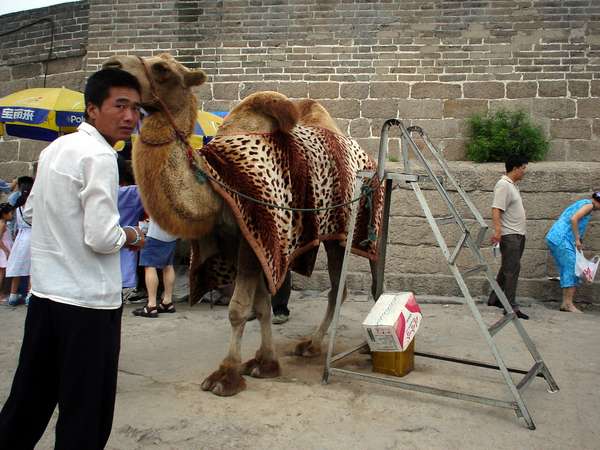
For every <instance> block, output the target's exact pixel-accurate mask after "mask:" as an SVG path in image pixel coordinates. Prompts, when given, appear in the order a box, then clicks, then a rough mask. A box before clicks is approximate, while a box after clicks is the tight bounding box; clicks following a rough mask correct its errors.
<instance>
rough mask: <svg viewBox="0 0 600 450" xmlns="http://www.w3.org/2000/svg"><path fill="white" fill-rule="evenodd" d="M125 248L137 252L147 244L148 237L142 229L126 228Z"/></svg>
mask: <svg viewBox="0 0 600 450" xmlns="http://www.w3.org/2000/svg"><path fill="white" fill-rule="evenodd" d="M123 230H124V231H125V238H126V240H125V248H128V249H129V250H133V251H134V252H137V251H138V250H140V249H141V248H142V247H143V246H144V245H145V244H146V236H145V235H144V233H142V230H141V229H140V227H129V226H128V227H125V228H123Z"/></svg>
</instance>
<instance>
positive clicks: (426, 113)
mask: <svg viewBox="0 0 600 450" xmlns="http://www.w3.org/2000/svg"><path fill="white" fill-rule="evenodd" d="M398 117H399V118H400V119H441V118H442V101H441V100H398Z"/></svg>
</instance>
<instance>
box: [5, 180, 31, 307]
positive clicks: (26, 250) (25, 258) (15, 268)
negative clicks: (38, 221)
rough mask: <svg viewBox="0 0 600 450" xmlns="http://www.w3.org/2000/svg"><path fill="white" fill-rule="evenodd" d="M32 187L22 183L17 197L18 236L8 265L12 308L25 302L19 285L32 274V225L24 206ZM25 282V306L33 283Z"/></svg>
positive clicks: (9, 302)
mask: <svg viewBox="0 0 600 450" xmlns="http://www.w3.org/2000/svg"><path fill="white" fill-rule="evenodd" d="M22 178H24V177H22ZM27 178H30V177H27ZM30 179H31V178H30ZM31 180H33V179H31ZM32 185H33V183H31V184H25V183H20V189H21V190H20V195H19V196H18V197H17V200H16V203H15V213H14V215H15V216H16V220H15V223H16V228H17V236H16V237H15V240H14V243H13V246H12V249H11V251H10V256H9V258H8V261H7V263H6V277H7V278H12V279H11V282H10V295H9V296H8V301H7V303H8V304H9V305H10V306H17V305H18V304H20V303H21V302H22V301H23V299H22V297H20V296H19V293H18V291H19V285H20V283H21V278H22V277H29V275H30V273H31V223H30V222H29V221H28V220H27V219H26V218H25V216H24V214H23V206H24V205H25V202H27V199H28V198H29V193H30V191H31V188H32ZM25 281H26V282H27V284H28V286H27V294H26V295H27V296H26V297H25V304H26V305H29V299H30V295H29V290H30V287H31V283H30V282H28V281H27V279H25Z"/></svg>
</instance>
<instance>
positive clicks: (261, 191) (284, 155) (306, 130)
mask: <svg viewBox="0 0 600 450" xmlns="http://www.w3.org/2000/svg"><path fill="white" fill-rule="evenodd" d="M201 154H202V156H203V157H204V159H205V161H206V162H207V167H208V172H209V175H210V176H211V177H213V178H215V179H216V180H219V181H220V182H221V183H223V184H222V185H221V184H219V183H217V182H215V181H212V180H211V185H212V187H213V188H214V189H215V191H216V192H218V193H219V194H220V195H221V196H222V197H223V199H224V200H225V202H226V203H227V205H229V207H230V208H231V210H232V211H233V214H234V216H235V218H236V221H237V223H238V225H239V227H240V230H241V232H242V234H243V236H244V238H245V239H246V240H247V241H248V243H249V244H250V246H251V248H252V249H253V250H254V252H255V254H256V256H257V258H258V260H259V261H260V264H261V265H262V268H263V271H264V273H265V277H266V281H267V285H268V288H269V290H270V292H271V293H272V294H274V293H275V292H276V291H277V289H278V288H279V286H280V285H281V283H282V282H283V279H284V277H285V274H286V272H287V270H288V269H292V270H294V271H295V272H297V273H300V274H302V275H306V276H310V275H311V273H312V271H313V268H314V265H315V260H316V257H317V251H318V247H319V243H320V242H321V241H325V240H339V241H345V240H346V232H347V227H348V223H349V216H350V206H345V207H340V208H335V209H329V210H319V211H316V212H300V211H292V210H291V209H293V208H303V209H313V208H324V207H327V206H334V205H340V204H344V203H347V202H349V201H350V200H351V196H352V188H353V186H354V182H355V177H356V173H357V172H358V171H360V170H375V169H376V164H375V162H374V161H373V159H372V158H371V157H370V156H369V155H368V154H367V153H366V152H365V151H363V150H362V149H361V148H360V147H359V146H358V144H357V143H356V142H354V141H353V140H352V139H349V138H347V137H345V136H341V135H338V134H336V133H333V132H331V131H329V130H326V129H322V128H315V127H301V126H297V127H295V128H294V129H293V130H292V132H291V133H290V134H284V133H281V132H277V133H273V134H248V135H235V136H217V137H215V138H214V139H213V140H212V141H211V142H210V143H209V144H208V145H206V146H205V147H203V148H202V150H201ZM224 186H227V187H229V188H231V189H228V188H227V187H224ZM371 186H372V187H374V189H375V190H374V192H373V194H372V197H371V199H370V200H371V201H368V200H367V199H366V198H363V199H362V200H361V205H360V209H359V215H358V218H357V223H356V232H355V236H354V242H353V246H352V247H353V253H355V254H358V255H362V256H365V257H368V258H370V259H376V258H377V243H376V242H375V241H373V240H369V239H368V237H369V236H368V234H369V233H368V228H369V225H371V226H372V227H374V228H373V229H372V231H373V230H374V231H375V232H377V231H378V230H379V225H380V223H381V219H382V217H381V216H382V209H383V187H382V185H381V184H380V183H379V182H378V180H375V179H373V180H371ZM234 190H235V191H238V192H240V193H242V194H244V195H245V196H248V197H252V198H254V199H257V200H259V201H260V202H262V203H257V202H254V201H251V200H249V199H247V198H244V197H243V196H240V195H238V194H236V193H234V192H233V191H234ZM355 195H359V193H356V194H355ZM367 203H370V207H369V208H367V207H366V206H367ZM268 205H278V206H281V207H283V208H281V209H279V208H274V207H271V206H268ZM371 234H373V233H371ZM371 237H372V236H371ZM207 263H208V264H213V265H214V264H216V265H217V266H218V267H217V268H218V269H219V270H221V272H222V273H223V267H219V265H222V262H217V263H215V262H214V261H213V262H211V261H207ZM194 269H195V271H196V272H198V271H199V270H200V269H199V268H194ZM203 273H204V274H206V270H205V269H204V270H203ZM192 276H193V274H192ZM203 278H204V280H203V282H204V283H206V284H209V285H204V286H202V290H203V291H205V290H206V291H208V290H210V289H212V288H214V287H216V286H210V284H216V283H217V281H214V280H216V278H213V279H212V280H213V282H211V278H210V277H207V276H206V275H204V276H203ZM195 281H196V283H197V282H198V281H199V280H195ZM222 282H223V280H221V281H220V282H219V283H222ZM195 294H196V295H198V294H200V293H199V292H196V293H195Z"/></svg>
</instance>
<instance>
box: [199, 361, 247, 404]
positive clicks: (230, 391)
mask: <svg viewBox="0 0 600 450" xmlns="http://www.w3.org/2000/svg"><path fill="white" fill-rule="evenodd" d="M200 388H201V389H202V390H203V391H211V392H212V393H213V394H215V395H219V396H221V397H229V396H231V395H235V394H237V393H239V392H242V391H243V390H244V389H246V381H245V380H244V377H242V375H241V374H240V373H239V371H238V370H237V369H235V368H234V367H222V366H221V367H219V370H216V371H215V372H213V373H211V374H210V375H209V376H208V377H207V378H206V379H205V380H204V381H203V382H202V384H201V385H200Z"/></svg>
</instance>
